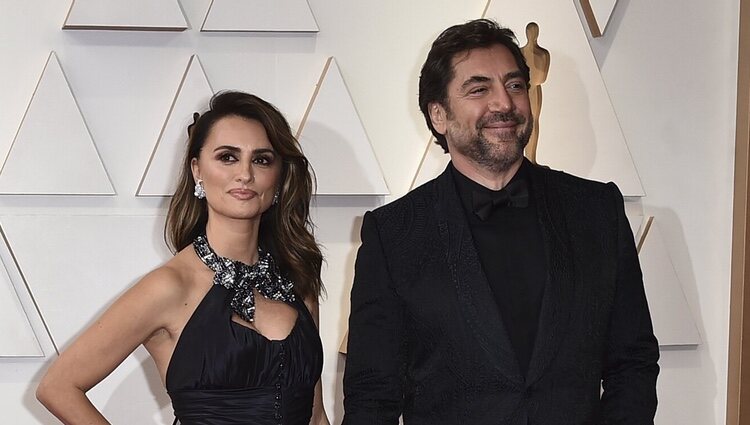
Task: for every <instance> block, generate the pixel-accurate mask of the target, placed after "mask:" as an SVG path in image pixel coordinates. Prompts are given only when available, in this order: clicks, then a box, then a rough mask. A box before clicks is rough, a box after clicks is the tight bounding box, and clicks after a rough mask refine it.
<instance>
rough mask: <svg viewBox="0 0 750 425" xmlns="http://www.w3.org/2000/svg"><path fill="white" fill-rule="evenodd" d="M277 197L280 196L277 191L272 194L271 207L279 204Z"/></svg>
mask: <svg viewBox="0 0 750 425" xmlns="http://www.w3.org/2000/svg"><path fill="white" fill-rule="evenodd" d="M279 196H281V195H280V193H279V191H278V190H277V191H276V193H274V194H273V202H272V203H271V205H276V204H278V203H279Z"/></svg>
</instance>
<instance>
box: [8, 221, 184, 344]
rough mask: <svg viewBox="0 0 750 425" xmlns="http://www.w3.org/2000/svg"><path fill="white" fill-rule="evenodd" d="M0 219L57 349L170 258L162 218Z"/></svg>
mask: <svg viewBox="0 0 750 425" xmlns="http://www.w3.org/2000/svg"><path fill="white" fill-rule="evenodd" d="M2 220H3V229H4V230H5V232H6V235H7V238H8V240H9V241H10V244H11V246H12V247H13V253H14V254H15V257H16V259H17V261H18V266H19V268H20V270H21V272H22V273H23V275H24V276H25V277H26V281H27V283H28V286H29V289H30V291H31V293H32V295H33V297H34V299H35V300H36V302H37V305H38V307H39V311H40V312H41V314H42V316H43V317H44V319H45V322H46V323H47V325H48V327H49V331H50V334H51V336H52V338H53V339H54V341H55V342H56V343H57V346H58V347H62V346H64V345H65V344H67V343H69V342H70V341H71V339H72V338H73V337H74V336H75V335H76V334H78V332H80V331H81V330H82V329H83V328H84V327H85V326H86V325H87V324H88V323H90V321H91V320H92V319H93V318H94V317H96V316H97V315H98V314H100V313H101V312H102V309H103V308H104V307H106V306H107V305H108V304H109V303H110V302H112V301H113V300H114V299H115V298H116V297H117V296H118V294H120V293H121V292H122V291H124V290H125V289H126V288H127V287H129V286H130V285H132V284H133V283H135V281H136V280H137V279H138V278H140V277H141V276H143V275H144V274H146V273H147V272H148V271H150V270H151V269H153V268H155V267H156V266H158V265H159V264H160V263H162V262H163V261H164V260H166V259H168V258H169V257H170V254H169V251H168V250H167V248H166V246H165V245H164V240H163V236H162V233H161V229H163V224H164V217H163V216H106V215H80V216H60V215H54V216H53V215H4V216H3V217H2ZM41 240H43V241H44V243H43V244H40V243H39V241H41ZM124 241H127V242H124ZM105 247H106V249H104V248H105Z"/></svg>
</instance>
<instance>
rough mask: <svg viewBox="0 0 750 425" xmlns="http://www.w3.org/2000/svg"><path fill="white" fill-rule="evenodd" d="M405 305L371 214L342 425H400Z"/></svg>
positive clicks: (357, 284)
mask: <svg viewBox="0 0 750 425" xmlns="http://www.w3.org/2000/svg"><path fill="white" fill-rule="evenodd" d="M403 340H404V324H403V307H402V305H401V303H400V301H399V300H398V298H397V296H396V293H395V291H394V288H393V286H392V281H391V277H390V274H389V272H388V269H387V265H386V259H385V254H384V252H383V246H382V244H381V240H380V233H379V231H378V224H377V221H376V219H375V216H374V215H373V214H372V213H369V212H368V213H367V214H365V217H364V221H363V223H362V246H361V247H360V248H359V252H358V253H357V261H356V265H355V274H354V285H353V287H352V293H351V313H350V315H349V343H348V347H347V357H346V369H345V372H344V411H345V413H344V421H343V425H360V424H368V425H369V424H397V423H398V418H399V416H400V415H401V409H402V405H403V382H404V343H403Z"/></svg>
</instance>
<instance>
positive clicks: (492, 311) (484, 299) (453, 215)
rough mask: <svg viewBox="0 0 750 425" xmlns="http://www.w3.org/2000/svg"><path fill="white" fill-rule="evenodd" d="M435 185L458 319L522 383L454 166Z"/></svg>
mask: <svg viewBox="0 0 750 425" xmlns="http://www.w3.org/2000/svg"><path fill="white" fill-rule="evenodd" d="M435 186H436V190H435V197H436V199H435V203H434V205H435V213H436V217H437V220H438V228H439V231H440V235H441V239H442V242H443V248H444V250H445V254H446V261H447V264H448V267H449V270H450V274H451V275H450V280H451V282H452V283H453V285H454V288H455V291H456V295H457V299H458V306H459V311H460V312H461V314H462V317H461V318H457V320H465V321H466V323H467V326H468V327H469V329H470V331H471V332H472V335H467V337H468V338H471V337H473V338H474V340H475V341H476V342H477V344H478V346H479V347H480V348H481V349H482V350H483V351H484V352H485V353H486V354H487V355H488V356H489V357H490V359H491V362H492V364H494V365H495V367H496V369H497V370H498V372H499V373H500V374H502V375H504V376H505V377H506V378H508V379H509V380H511V381H513V382H515V383H517V384H522V383H523V380H524V379H523V376H521V373H520V368H519V366H518V361H517V360H516V354H515V352H514V351H513V347H512V346H511V344H510V339H509V338H508V334H507V332H506V330H505V326H504V324H503V321H502V318H501V315H500V312H499V310H498V307H497V304H496V303H495V299H494V297H493V295H492V291H491V289H490V287H489V283H488V281H487V277H486V276H485V274H484V271H483V270H482V266H481V263H480V260H479V255H478V253H477V251H476V248H475V247H474V241H473V239H472V237H471V231H470V229H469V225H468V222H467V220H466V216H465V213H464V210H463V207H462V206H461V200H460V199H459V197H458V192H457V191H456V187H455V184H454V182H453V176H452V175H451V170H450V168H447V169H446V170H445V171H444V172H443V173H442V174H441V175H440V176H438V178H437V179H436V181H435Z"/></svg>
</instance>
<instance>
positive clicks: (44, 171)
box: [0, 52, 115, 195]
mask: <svg viewBox="0 0 750 425" xmlns="http://www.w3.org/2000/svg"><path fill="white" fill-rule="evenodd" d="M0 193H2V194H22V195H27V194H28V195H114V194H115V191H114V188H113V187H112V183H111V182H110V180H109V177H108V176H107V171H106V170H105V169H104V164H102V161H101V158H100V157H99V153H98V152H97V150H96V146H95V144H94V140H93V139H92V137H91V133H90V132H89V129H88V128H87V127H86V123H85V121H84V119H83V116H82V115H81V111H80V110H79V109H78V105H77V103H76V100H75V98H74V96H73V92H72V91H71V90H70V87H69V86H68V82H67V80H66V79H65V74H64V73H63V69H62V67H61V66H60V62H59V61H58V60H57V56H56V55H55V53H54V52H52V53H50V55H49V58H48V59H47V63H46V65H45V67H44V71H42V76H41V77H40V79H39V83H38V84H37V87H36V90H35V91H34V94H33V96H32V98H31V101H30V103H29V106H28V108H27V109H26V113H25V114H24V117H23V120H22V122H21V125H20V127H19V129H18V132H17V133H16V136H15V138H14V140H13V143H12V144H11V147H10V150H9V152H8V155H7V156H6V158H5V161H4V163H3V167H2V170H0Z"/></svg>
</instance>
